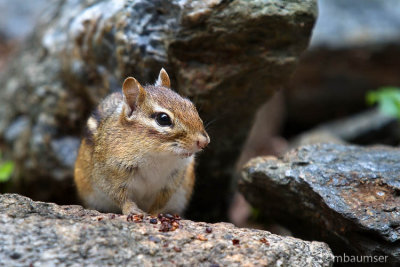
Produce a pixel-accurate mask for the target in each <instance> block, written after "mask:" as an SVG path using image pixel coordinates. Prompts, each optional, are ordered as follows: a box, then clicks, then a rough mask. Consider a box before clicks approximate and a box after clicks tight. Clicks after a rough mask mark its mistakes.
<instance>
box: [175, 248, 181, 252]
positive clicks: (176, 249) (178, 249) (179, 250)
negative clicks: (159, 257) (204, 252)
mask: <svg viewBox="0 0 400 267" xmlns="http://www.w3.org/2000/svg"><path fill="white" fill-rule="evenodd" d="M174 250H175V252H181V251H182V249H181V248H178V247H174Z"/></svg>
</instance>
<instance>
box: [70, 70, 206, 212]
mask: <svg viewBox="0 0 400 267" xmlns="http://www.w3.org/2000/svg"><path fill="white" fill-rule="evenodd" d="M169 88H170V81H169V77H168V74H167V73H166V72H165V70H164V69H162V70H161V71H160V74H159V77H158V80H157V82H156V84H155V85H154V86H151V85H150V86H145V87H142V86H141V85H140V83H139V82H138V81H137V80H136V79H134V78H132V77H129V78H127V79H126V80H125V81H124V84H123V86H122V93H113V94H111V95H109V96H108V97H107V98H106V99H105V100H103V102H102V103H100V105H99V106H98V108H97V109H96V111H95V112H94V113H93V115H92V116H91V117H89V119H88V121H87V134H86V136H85V137H84V138H83V139H82V143H81V147H80V149H79V153H78V157H77V160H76V163H75V183H76V185H77V189H78V193H79V196H80V197H81V199H82V200H83V202H84V204H85V205H86V206H87V207H90V208H94V209H97V210H100V211H105V212H118V211H122V212H123V213H124V214H129V213H131V212H132V211H133V209H134V208H136V207H139V208H140V209H142V210H144V211H146V212H149V213H153V214H155V213H160V212H169V213H182V212H183V210H184V209H185V207H186V205H187V203H188V201H189V199H190V196H191V194H192V190H193V186H194V180H195V176H194V154H195V153H196V152H198V151H200V150H202V149H203V148H204V147H206V146H207V145H208V143H209V142H210V138H209V137H208V135H207V133H206V131H205V130H204V126H203V122H202V121H201V119H200V117H199V115H198V113H197V111H196V108H195V107H194V105H193V104H192V103H191V102H190V101H189V100H188V99H185V98H182V97H181V96H179V95H178V94H176V93H175V92H173V91H172V90H170V89H169Z"/></svg>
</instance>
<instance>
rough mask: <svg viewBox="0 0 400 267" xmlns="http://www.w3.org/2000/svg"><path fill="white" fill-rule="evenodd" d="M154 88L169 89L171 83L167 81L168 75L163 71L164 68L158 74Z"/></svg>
mask: <svg viewBox="0 0 400 267" xmlns="http://www.w3.org/2000/svg"><path fill="white" fill-rule="evenodd" d="M156 86H164V87H167V88H171V82H170V80H169V76H168V73H167V72H166V71H165V69H164V68H161V70H160V74H158V79H157V82H156Z"/></svg>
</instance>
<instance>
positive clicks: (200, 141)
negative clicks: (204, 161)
mask: <svg viewBox="0 0 400 267" xmlns="http://www.w3.org/2000/svg"><path fill="white" fill-rule="evenodd" d="M209 143H210V137H208V135H207V134H205V133H202V134H200V135H199V137H198V138H197V147H198V148H199V149H203V148H205V147H206V146H207V145H208V144H209Z"/></svg>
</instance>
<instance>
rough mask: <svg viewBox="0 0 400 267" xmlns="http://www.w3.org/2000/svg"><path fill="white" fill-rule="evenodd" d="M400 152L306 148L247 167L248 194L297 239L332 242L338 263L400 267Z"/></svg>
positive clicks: (255, 161) (244, 186) (334, 146)
mask: <svg viewBox="0 0 400 267" xmlns="http://www.w3.org/2000/svg"><path fill="white" fill-rule="evenodd" d="M399 162H400V149H397V148H389V147H383V146H376V147H360V146H350V145H342V144H317V145H309V146H303V147H300V148H298V149H295V150H292V151H290V152H288V153H287V154H286V155H285V156H284V157H283V158H280V159H277V158H275V157H264V158H256V159H253V160H251V161H250V162H249V163H247V164H246V166H245V168H244V170H243V177H242V180H241V181H240V186H239V188H240V190H241V192H242V193H243V194H244V196H245V197H246V199H247V200H248V201H249V202H250V203H251V204H252V205H253V206H254V207H257V208H259V210H260V212H261V213H263V214H264V215H265V216H269V218H273V219H276V220H277V221H278V222H279V223H282V224H283V225H284V226H286V227H288V228H289V229H290V230H291V231H293V232H294V233H295V235H297V236H299V237H302V238H306V239H312V240H315V239H316V240H321V241H325V242H327V243H328V244H329V245H330V246H331V248H332V249H333V251H334V253H335V255H338V254H339V253H343V252H346V253H350V254H352V255H378V256H379V255H386V256H388V261H390V262H392V263H393V266H397V265H396V264H399V262H400V257H399V255H400V245H399V244H400V241H399V240H400V228H399V225H400V213H399V209H398V207H399V206H400V194H399V192H400V181H399V173H400V165H399V164H398V163H399Z"/></svg>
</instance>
